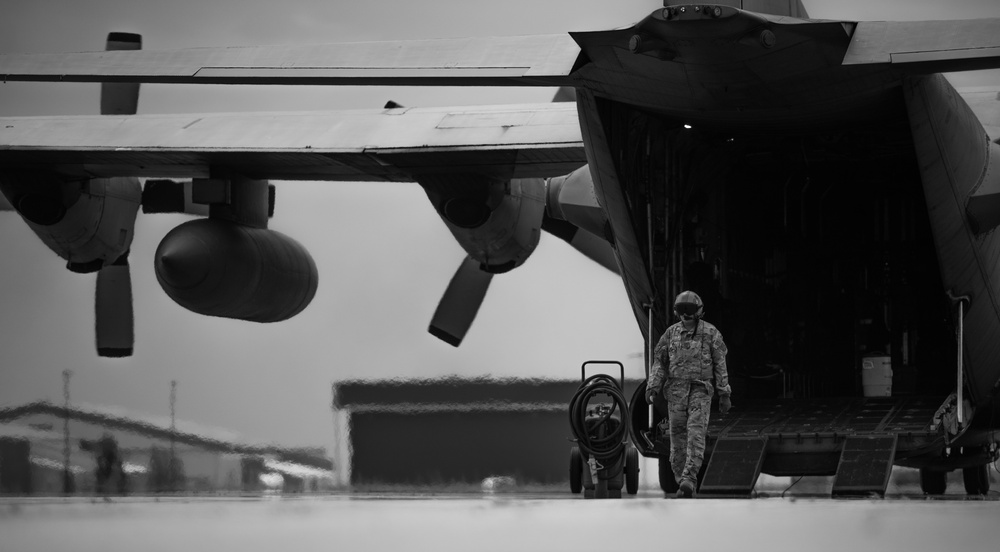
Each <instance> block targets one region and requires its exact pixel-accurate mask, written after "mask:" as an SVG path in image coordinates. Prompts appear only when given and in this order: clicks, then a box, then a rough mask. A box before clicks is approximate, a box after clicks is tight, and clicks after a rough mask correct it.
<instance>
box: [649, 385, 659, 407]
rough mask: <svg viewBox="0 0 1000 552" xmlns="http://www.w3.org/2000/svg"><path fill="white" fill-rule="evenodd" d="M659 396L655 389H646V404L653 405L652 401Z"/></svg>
mask: <svg viewBox="0 0 1000 552" xmlns="http://www.w3.org/2000/svg"><path fill="white" fill-rule="evenodd" d="M659 394H660V392H659V391H657V390H656V389H650V388H647V389H646V404H653V401H654V400H656V396H657V395H659Z"/></svg>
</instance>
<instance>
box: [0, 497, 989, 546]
mask: <svg viewBox="0 0 1000 552" xmlns="http://www.w3.org/2000/svg"><path fill="white" fill-rule="evenodd" d="M996 498H997V496H996V495H991V496H990V497H986V498H981V499H965V498H964V497H961V496H955V495H952V496H947V497H945V499H943V500H942V499H937V500H928V499H926V498H924V497H922V496H920V495H913V496H894V497H890V498H886V499H853V500H845V499H837V500H834V499H830V498H823V497H803V496H791V497H788V496H786V497H784V498H782V497H781V496H780V495H778V494H774V495H763V496H758V498H756V499H749V500H748V499H742V500H740V499H736V500H734V499H706V498H702V499H695V500H679V499H664V498H663V495H662V493H660V492H658V491H654V490H651V489H645V490H640V492H639V494H637V495H635V496H629V497H626V498H622V499H618V500H615V499H605V500H596V499H590V500H587V499H584V498H582V497H581V495H571V494H570V493H569V492H568V490H567V491H566V492H540V493H538V492H536V493H523V492H497V493H489V492H482V493H455V494H444V493H441V494H439V493H435V492H431V491H427V492H419V493H400V492H396V493H374V492H369V493H352V492H343V493H333V494H326V495H297V496H293V495H284V496H283V495H261V496H243V497H237V496H230V497H190V496H182V497H167V498H152V497H123V498H109V499H103V498H99V497H92V498H87V497H75V498H58V497H53V498H2V499H0V551H2V552H31V551H36V550H37V551H46V552H49V551H59V550H72V551H79V552H86V551H90V550H93V551H101V552H111V551H117V550H128V551H135V550H144V551H172V552H176V551H185V552H186V551H195V550H211V551H216V550H239V551H258V550H259V551H265V550H266V551H269V552H273V551H280V552H286V551H288V552H290V551H299V550H306V551H308V550H323V551H331V550H337V551H341V550H366V551H367V550H380V551H381V550H387V551H414V550H416V551H422V550H428V551H435V552H447V551H451V550H456V551H458V550H461V551H468V550H484V551H494V550H495V551H504V552H511V551H517V552H523V551H531V550H546V551H548V550H573V551H584V550H601V551H612V550H622V549H628V550H721V551H727V552H735V551H740V552H742V551H747V550H767V551H784V550H789V551H791V550H794V551H802V550H849V551H852V552H859V551H866V550H873V551H888V550H906V551H914V550H935V551H940V550H963V551H973V550H987V551H992V552H995V551H996V550H998V542H1000V501H998V500H996Z"/></svg>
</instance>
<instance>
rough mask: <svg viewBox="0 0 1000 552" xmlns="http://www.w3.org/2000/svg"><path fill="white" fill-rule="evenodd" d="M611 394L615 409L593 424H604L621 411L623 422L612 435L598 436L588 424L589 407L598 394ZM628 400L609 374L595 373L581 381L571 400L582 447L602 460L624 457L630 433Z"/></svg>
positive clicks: (571, 422)
mask: <svg viewBox="0 0 1000 552" xmlns="http://www.w3.org/2000/svg"><path fill="white" fill-rule="evenodd" d="M599 394H600V395H607V396H610V397H611V399H612V406H611V410H610V411H609V412H607V413H605V414H604V415H603V416H602V417H601V418H600V420H598V421H597V422H596V423H594V424H592V427H600V425H601V424H604V423H605V422H606V421H607V420H608V419H609V418H611V416H612V415H614V413H615V412H616V411H617V412H619V413H620V418H621V419H620V423H619V424H618V427H616V428H614V430H612V431H611V433H609V434H608V435H606V436H604V437H597V436H594V435H591V434H590V431H588V427H587V407H588V406H589V405H590V400H591V399H592V398H593V397H595V396H597V395H599ZM629 422H630V419H629V415H628V402H627V401H626V400H625V395H624V394H623V393H622V390H621V388H620V387H619V386H618V382H616V381H615V379H614V378H612V377H611V376H608V375H607V374H595V375H593V376H591V377H589V378H587V379H586V380H584V382H583V383H582V384H581V385H580V389H579V390H578V391H577V392H576V394H575V395H573V400H571V401H570V403H569V425H570V428H571V429H572V430H573V436H574V437H575V438H576V439H575V440H576V442H577V444H578V446H579V447H580V450H581V451H582V452H584V453H585V454H587V455H589V456H593V457H594V458H595V459H597V460H598V461H601V462H610V461H615V460H617V459H618V458H620V457H621V454H622V451H623V450H624V449H625V444H626V442H627V436H628V424H629Z"/></svg>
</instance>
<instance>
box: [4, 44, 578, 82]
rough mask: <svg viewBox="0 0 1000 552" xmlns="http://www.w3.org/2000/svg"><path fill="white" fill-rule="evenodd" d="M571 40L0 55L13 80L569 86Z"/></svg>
mask: <svg viewBox="0 0 1000 552" xmlns="http://www.w3.org/2000/svg"><path fill="white" fill-rule="evenodd" d="M579 52H580V49H579V47H578V46H577V45H576V43H575V42H574V41H573V39H572V38H570V36H569V35H558V34H557V35H534V36H512V37H493V38H462V39H440V40H407V41H388V42H358V43H344V44H324V45H283V46H253V47H226V48H188V49H180V50H172V51H155V50H133V51H105V52H82V53H70V54H5V55H0V76H3V78H4V79H5V80H11V81H71V82H159V83H188V84H196V83H206V84H331V85H332V84H349V85H480V86H486V85H493V86H496V85H512V86H566V85H569V84H571V83H570V81H569V73H570V71H571V70H572V69H573V65H574V63H575V62H576V59H577V57H578V55H579Z"/></svg>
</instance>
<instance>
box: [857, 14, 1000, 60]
mask: <svg viewBox="0 0 1000 552" xmlns="http://www.w3.org/2000/svg"><path fill="white" fill-rule="evenodd" d="M843 63H844V65H866V64H885V63H890V64H892V65H896V66H900V67H901V68H903V69H904V70H909V71H913V72H915V73H926V72H949V71H971V70H978V69H995V68H1000V19H973V20H961V21H872V22H860V23H858V24H857V26H856V28H855V29H854V33H853V36H852V38H851V44H850V46H849V48H848V50H847V54H846V55H845V56H844V62H843Z"/></svg>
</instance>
